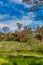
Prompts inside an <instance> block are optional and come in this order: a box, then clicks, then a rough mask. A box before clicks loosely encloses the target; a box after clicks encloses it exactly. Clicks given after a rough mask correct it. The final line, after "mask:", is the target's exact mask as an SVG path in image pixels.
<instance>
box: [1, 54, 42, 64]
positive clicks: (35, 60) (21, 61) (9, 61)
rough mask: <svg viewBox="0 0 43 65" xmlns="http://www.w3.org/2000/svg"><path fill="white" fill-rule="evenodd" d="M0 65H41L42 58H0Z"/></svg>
mask: <svg viewBox="0 0 43 65" xmlns="http://www.w3.org/2000/svg"><path fill="white" fill-rule="evenodd" d="M0 65H43V57H35V56H12V55H10V56H2V57H0Z"/></svg>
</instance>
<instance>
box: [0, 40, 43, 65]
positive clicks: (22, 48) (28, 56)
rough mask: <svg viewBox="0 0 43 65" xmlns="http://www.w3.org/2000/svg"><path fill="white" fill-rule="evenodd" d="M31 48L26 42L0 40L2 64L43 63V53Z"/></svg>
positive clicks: (41, 64)
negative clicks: (33, 50) (31, 50)
mask: <svg viewBox="0 0 43 65" xmlns="http://www.w3.org/2000/svg"><path fill="white" fill-rule="evenodd" d="M29 49H30V47H29V45H27V44H26V43H20V42H15V41H0V65H43V54H42V53H40V52H30V51H29ZM18 50H19V51H18Z"/></svg>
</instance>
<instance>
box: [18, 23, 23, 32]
mask: <svg viewBox="0 0 43 65" xmlns="http://www.w3.org/2000/svg"><path fill="white" fill-rule="evenodd" d="M17 26H18V30H19V32H20V31H21V27H22V24H20V23H17Z"/></svg>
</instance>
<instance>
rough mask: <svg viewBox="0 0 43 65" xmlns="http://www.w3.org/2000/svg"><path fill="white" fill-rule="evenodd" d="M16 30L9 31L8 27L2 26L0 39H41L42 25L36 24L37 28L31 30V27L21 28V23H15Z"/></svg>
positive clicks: (42, 34)
mask: <svg viewBox="0 0 43 65" xmlns="http://www.w3.org/2000/svg"><path fill="white" fill-rule="evenodd" d="M17 27H18V30H16V31H14V32H10V28H9V27H6V26H5V27H3V31H4V33H3V32H0V41H2V40H8V41H19V42H27V41H29V40H33V39H35V40H38V41H42V40H43V26H41V27H40V26H37V28H36V29H35V30H34V31H32V29H31V28H29V27H26V26H25V27H24V28H23V30H21V29H22V27H23V25H22V24H20V23H17Z"/></svg>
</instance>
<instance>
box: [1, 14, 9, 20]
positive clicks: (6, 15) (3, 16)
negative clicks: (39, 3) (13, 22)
mask: <svg viewBox="0 0 43 65" xmlns="http://www.w3.org/2000/svg"><path fill="white" fill-rule="evenodd" d="M6 17H7V18H8V17H9V14H4V15H1V14H0V19H4V18H6Z"/></svg>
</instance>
